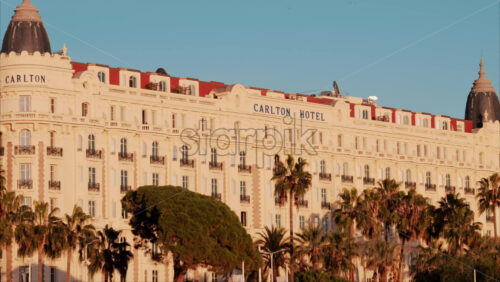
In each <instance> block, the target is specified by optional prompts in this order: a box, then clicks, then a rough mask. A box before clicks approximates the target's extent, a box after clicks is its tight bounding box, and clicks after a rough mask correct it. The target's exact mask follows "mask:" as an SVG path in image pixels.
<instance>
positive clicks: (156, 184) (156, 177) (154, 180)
mask: <svg viewBox="0 0 500 282" xmlns="http://www.w3.org/2000/svg"><path fill="white" fill-rule="evenodd" d="M159 178H160V177H159V175H158V173H153V185H154V186H158V185H160V184H159V182H160V181H159Z"/></svg>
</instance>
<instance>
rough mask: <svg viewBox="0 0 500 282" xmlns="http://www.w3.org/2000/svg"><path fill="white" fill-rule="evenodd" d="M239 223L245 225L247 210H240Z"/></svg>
mask: <svg viewBox="0 0 500 282" xmlns="http://www.w3.org/2000/svg"><path fill="white" fill-rule="evenodd" d="M241 225H242V226H247V212H241Z"/></svg>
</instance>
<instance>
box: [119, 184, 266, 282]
mask: <svg viewBox="0 0 500 282" xmlns="http://www.w3.org/2000/svg"><path fill="white" fill-rule="evenodd" d="M122 204H123V206H124V208H125V209H126V210H127V211H128V212H130V213H132V214H133V216H132V218H131V219H130V225H131V226H132V232H133V233H134V235H136V236H138V237H140V238H141V240H142V242H141V244H140V245H138V246H142V247H145V248H146V246H149V245H150V244H151V243H152V242H157V243H158V244H159V246H160V248H161V249H162V251H163V253H164V254H167V253H171V254H172V255H173V260H174V273H175V275H174V276H175V280H176V281H182V279H184V276H185V274H186V272H187V270H188V269H194V268H196V267H198V266H208V267H209V268H210V269H212V270H214V271H216V272H224V273H228V272H230V271H231V270H233V269H234V268H236V267H239V266H240V265H241V263H242V262H243V261H245V267H246V268H247V269H248V270H255V269H257V268H258V267H259V266H260V264H261V260H260V256H259V254H258V252H257V250H255V248H254V247H253V244H252V239H251V237H250V235H248V234H247V232H246V230H245V229H244V228H243V227H242V226H241V224H240V222H239V219H238V217H237V216H236V215H235V214H234V212H232V211H231V210H230V209H229V207H227V206H226V205H225V204H223V203H221V202H220V201H217V200H215V199H213V198H212V197H207V196H204V195H201V194H197V193H193V192H190V191H188V190H185V189H182V188H180V187H173V186H164V187H158V186H146V187H141V188H139V189H137V190H135V191H129V192H128V193H127V194H126V195H125V197H124V198H123V199H122Z"/></svg>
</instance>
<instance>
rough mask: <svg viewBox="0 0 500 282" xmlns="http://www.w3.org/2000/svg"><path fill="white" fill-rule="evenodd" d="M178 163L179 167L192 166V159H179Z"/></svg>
mask: <svg viewBox="0 0 500 282" xmlns="http://www.w3.org/2000/svg"><path fill="white" fill-rule="evenodd" d="M179 163H180V165H181V167H194V160H189V159H180V160H179Z"/></svg>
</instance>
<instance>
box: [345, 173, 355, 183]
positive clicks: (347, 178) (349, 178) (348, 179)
mask: <svg viewBox="0 0 500 282" xmlns="http://www.w3.org/2000/svg"><path fill="white" fill-rule="evenodd" d="M353 180H354V178H353V177H352V176H351V175H342V182H347V183H353Z"/></svg>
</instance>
